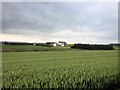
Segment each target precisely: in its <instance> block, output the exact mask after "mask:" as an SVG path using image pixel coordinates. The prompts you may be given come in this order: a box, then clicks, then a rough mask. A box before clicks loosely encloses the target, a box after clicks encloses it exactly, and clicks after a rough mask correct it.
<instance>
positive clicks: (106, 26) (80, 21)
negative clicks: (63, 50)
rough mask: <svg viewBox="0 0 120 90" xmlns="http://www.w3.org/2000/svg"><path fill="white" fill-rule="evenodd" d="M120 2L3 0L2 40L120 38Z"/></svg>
mask: <svg viewBox="0 0 120 90" xmlns="http://www.w3.org/2000/svg"><path fill="white" fill-rule="evenodd" d="M117 5H118V3H117V2H106V3H105V2H61V3H60V2H44V3H43V2H3V3H2V33H0V34H1V35H2V36H3V38H2V40H7V41H23V42H26V41H27V42H47V41H56V42H58V41H66V42H67V43H114V42H118V6H117Z"/></svg>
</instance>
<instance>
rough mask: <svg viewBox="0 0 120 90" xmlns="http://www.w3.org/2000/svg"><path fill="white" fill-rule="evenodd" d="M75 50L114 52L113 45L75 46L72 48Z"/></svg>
mask: <svg viewBox="0 0 120 90" xmlns="http://www.w3.org/2000/svg"><path fill="white" fill-rule="evenodd" d="M71 48H73V49H85V50H114V48H113V46H112V45H98V44H94V45H93V44H74V45H73V46H71Z"/></svg>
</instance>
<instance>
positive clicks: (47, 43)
mask: <svg viewBox="0 0 120 90" xmlns="http://www.w3.org/2000/svg"><path fill="white" fill-rule="evenodd" d="M46 45H49V46H57V43H56V42H46Z"/></svg>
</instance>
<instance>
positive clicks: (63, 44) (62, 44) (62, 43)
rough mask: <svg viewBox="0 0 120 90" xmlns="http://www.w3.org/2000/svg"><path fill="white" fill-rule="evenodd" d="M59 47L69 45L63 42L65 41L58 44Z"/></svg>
mask: <svg viewBox="0 0 120 90" xmlns="http://www.w3.org/2000/svg"><path fill="white" fill-rule="evenodd" d="M58 45H59V46H66V45H67V43H66V42H63V41H59V42H58Z"/></svg>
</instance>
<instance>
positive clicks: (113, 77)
mask: <svg viewBox="0 0 120 90" xmlns="http://www.w3.org/2000/svg"><path fill="white" fill-rule="evenodd" d="M2 55H3V56H2V68H3V70H2V71H3V74H2V77H3V80H2V81H3V84H2V87H3V88H118V87H119V86H118V82H119V80H118V50H64V51H42V52H3V53H2Z"/></svg>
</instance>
